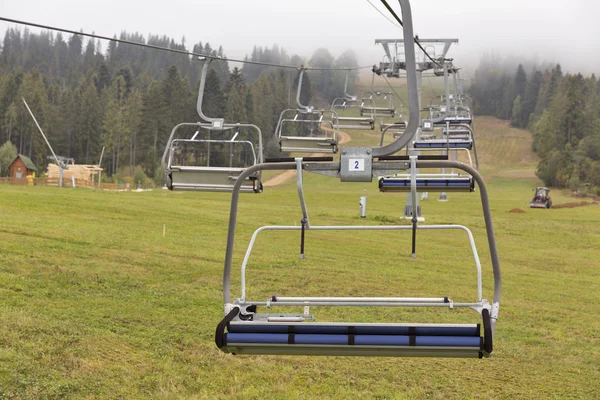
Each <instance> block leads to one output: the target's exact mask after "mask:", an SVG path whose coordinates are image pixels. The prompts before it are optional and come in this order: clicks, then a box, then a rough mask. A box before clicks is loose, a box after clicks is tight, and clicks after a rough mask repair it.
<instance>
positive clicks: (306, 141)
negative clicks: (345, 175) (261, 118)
mask: <svg viewBox="0 0 600 400" xmlns="http://www.w3.org/2000/svg"><path fill="white" fill-rule="evenodd" d="M338 127H339V122H338V117H337V114H336V113H335V112H334V111H328V110H314V109H312V108H307V109H288V110H284V111H283V112H282V113H281V116H280V117H279V122H278V123H277V129H276V131H277V132H276V135H277V138H278V141H279V146H280V148H281V151H292V152H308V153H336V152H337V149H338V140H339V128H338Z"/></svg>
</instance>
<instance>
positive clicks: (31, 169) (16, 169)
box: [9, 154, 37, 185]
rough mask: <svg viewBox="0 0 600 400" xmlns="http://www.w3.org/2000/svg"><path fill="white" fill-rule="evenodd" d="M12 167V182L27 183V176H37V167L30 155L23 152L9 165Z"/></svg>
mask: <svg viewBox="0 0 600 400" xmlns="http://www.w3.org/2000/svg"><path fill="white" fill-rule="evenodd" d="M9 169H10V180H11V182H12V183H22V184H23V185H26V184H27V177H28V176H32V177H35V173H36V172H37V168H36V167H35V164H34V163H33V161H31V159H30V158H29V157H26V156H24V155H23V154H19V155H17V158H15V159H14V161H13V162H12V163H11V164H10V166H9Z"/></svg>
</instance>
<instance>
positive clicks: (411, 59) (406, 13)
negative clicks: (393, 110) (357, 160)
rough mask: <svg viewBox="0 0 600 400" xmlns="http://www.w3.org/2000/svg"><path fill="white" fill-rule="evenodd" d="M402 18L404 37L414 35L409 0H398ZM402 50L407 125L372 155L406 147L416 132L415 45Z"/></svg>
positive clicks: (384, 154) (417, 109) (407, 45)
mask: <svg viewBox="0 0 600 400" xmlns="http://www.w3.org/2000/svg"><path fill="white" fill-rule="evenodd" d="M398 1H399V3H400V8H401V10H402V17H403V18H404V24H403V31H404V37H409V38H412V37H414V32H413V23H412V11H411V8H410V3H409V0H398ZM404 52H405V58H406V78H407V81H408V101H409V118H408V125H407V127H406V129H405V131H404V134H403V135H402V136H400V137H399V138H398V139H396V141H394V142H392V143H390V144H388V145H386V146H383V147H375V148H373V156H386V155H390V154H394V153H396V152H398V151H400V150H401V149H402V148H404V147H406V146H407V145H408V144H409V143H410V141H411V140H412V139H413V138H414V136H415V135H416V133H417V129H418V128H419V125H420V122H421V114H420V112H419V94H418V89H417V65H416V64H417V60H416V54H415V47H414V46H413V45H412V43H409V42H406V43H404Z"/></svg>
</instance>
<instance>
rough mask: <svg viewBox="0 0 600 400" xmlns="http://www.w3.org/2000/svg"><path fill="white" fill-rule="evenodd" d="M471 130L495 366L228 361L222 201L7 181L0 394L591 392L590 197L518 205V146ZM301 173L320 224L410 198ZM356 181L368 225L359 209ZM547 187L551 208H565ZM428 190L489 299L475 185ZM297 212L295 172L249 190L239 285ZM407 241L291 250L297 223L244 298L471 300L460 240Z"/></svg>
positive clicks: (361, 315)
mask: <svg viewBox="0 0 600 400" xmlns="http://www.w3.org/2000/svg"><path fill="white" fill-rule="evenodd" d="M486 124H488V125H489V127H488V128H486ZM478 127H479V129H480V130H481V131H483V133H482V134H481V140H480V141H479V143H478V144H479V146H480V148H481V149H482V150H481V151H482V152H483V154H489V157H487V156H486V157H484V164H485V165H484V166H483V167H484V168H483V169H484V171H489V173H488V174H487V176H488V181H489V187H488V188H489V190H490V194H491V199H492V210H493V217H494V223H495V229H496V235H497V241H498V247H499V253H500V261H501V267H502V272H503V283H504V295H503V299H502V307H501V311H500V319H499V321H498V328H497V332H496V342H495V352H494V356H493V357H492V358H490V359H484V360H455V359H393V358H348V357H346V358H344V357H342V358H334V357H273V356H232V355H226V354H223V353H221V352H220V351H219V350H218V349H217V348H216V346H215V345H214V341H213V340H214V329H215V327H216V324H217V323H218V322H219V321H220V319H221V318H222V292H221V279H222V268H223V258H224V251H225V239H226V230H227V221H228V215H229V195H228V194H217V193H173V192H168V191H165V190H155V191H153V192H143V193H102V192H95V191H91V190H83V189H77V190H72V189H62V190H60V189H57V188H47V187H46V188H43V187H40V188H38V187H15V186H1V187H0V217H1V219H0V398H15V399H42V398H127V399H130V398H134V399H135V398H140V399H141V398H162V399H176V398H177V399H178V398H191V399H194V398H210V399H212V398H235V399H249V398H250V399H252V398H255V399H283V398H285V399H287V398H300V399H313V398H367V399H371V398H376V399H413V398H439V399H441V398H444V399H445V398H460V399H462V398H489V399H495V398H523V399H529V398H597V396H598V393H600V321H599V319H598V312H597V302H598V300H599V299H600V297H599V296H600V295H599V294H598V293H600V268H599V267H600V262H599V261H598V258H597V257H598V250H597V249H598V237H600V226H599V225H598V223H597V221H598V220H599V218H600V207H598V206H587V207H578V208H572V209H556V210H530V209H528V208H527V202H528V201H529V200H530V197H531V195H532V193H531V189H532V188H533V187H534V186H535V185H536V184H537V183H538V182H537V181H536V180H535V179H531V178H508V177H506V171H509V170H520V169H525V168H529V166H530V165H531V159H530V158H527V157H526V158H525V159H523V160H521V159H519V160H521V161H516V159H515V161H514V162H511V163H510V164H509V163H507V162H506V161H505V158H506V157H507V155H508V154H512V153H513V152H515V151H517V152H521V151H522V152H523V154H525V153H526V152H527V148H526V146H528V144H527V143H526V141H519V140H516V141H514V140H512V139H510V140H509V139H508V138H505V139H506V140H503V138H502V136H503V135H509V134H510V132H509V131H506V130H505V129H503V128H501V127H500V125H499V123H495V122H494V121H493V120H486V121H482V123H479V125H478ZM486 129H488V130H487V131H486ZM489 129H491V130H489ZM486 132H487V133H486ZM507 132H509V133H507ZM492 133H493V134H492ZM351 135H352V137H353V143H352V145H358V144H363V143H364V144H368V143H370V144H373V141H374V140H375V138H376V137H377V135H378V133H377V132H367V131H365V132H363V131H359V132H351ZM492 143H493V150H488V149H490V147H489V146H490V145H491V144H492ZM514 146H517V147H516V148H515V147H514ZM498 171H504V172H503V173H497V172H498ZM492 172H494V173H492ZM517 175H518V174H517ZM305 180H306V198H307V202H308V206H309V212H310V216H311V223H312V224H339V225H342V224H344V225H352V224H361V223H368V224H381V223H384V224H390V223H400V224H402V223H405V221H404V220H402V219H400V215H401V213H402V207H403V204H404V201H405V196H404V195H394V194H389V193H388V194H382V193H379V192H378V191H377V188H376V185H375V183H372V184H341V183H340V182H338V181H336V180H335V179H331V178H327V177H322V176H317V175H311V174H307V175H306V176H305ZM364 189H367V190H368V217H367V219H366V221H363V220H360V218H358V198H359V196H361V195H363V193H364ZM552 194H553V199H554V203H555V204H560V203H563V202H568V201H570V200H571V199H570V198H569V197H568V194H567V193H563V192H559V191H557V192H556V193H555V192H553V193H552ZM435 197H436V196H435V194H434V193H431V194H430V197H429V198H430V200H428V201H425V202H423V212H424V215H425V217H426V223H428V224H429V223H431V224H434V223H460V224H464V225H466V226H468V227H470V228H471V229H472V231H473V233H474V235H475V240H476V243H477V245H478V251H479V254H480V257H481V259H482V264H483V268H484V278H485V279H484V297H486V298H489V297H491V287H492V281H491V266H490V262H489V252H488V249H487V247H486V246H487V242H486V239H485V230H484V225H483V218H482V214H481V209H480V205H479V204H480V203H479V196H478V193H475V194H471V195H466V194H452V193H451V194H449V198H450V201H449V202H447V203H440V202H437V201H435ZM514 208H520V209H523V210H524V211H526V212H525V213H519V214H517V213H511V212H509V211H510V210H512V209H514ZM300 218H301V214H300V210H299V207H298V200H297V194H296V191H295V184H294V181H293V180H292V181H290V182H288V183H286V184H284V185H282V186H278V187H274V188H269V189H268V190H266V191H265V192H264V193H263V194H261V195H245V196H243V197H242V201H241V204H240V214H239V219H238V221H239V223H238V228H237V242H236V248H235V258H234V271H233V278H234V281H233V295H234V296H238V295H239V289H240V286H239V266H240V264H241V260H242V257H243V253H244V252H245V249H246V245H247V243H248V240H249V239H250V235H251V234H252V232H253V231H254V229H256V228H257V227H258V226H261V225H265V224H291V225H293V224H298V223H299V220H300ZM163 224H164V225H165V226H166V236H165V237H163ZM409 239H410V238H409V235H408V233H407V232H395V233H381V232H364V233H360V234H356V233H333V232H314V231H313V232H308V234H307V245H306V252H307V258H306V260H303V261H301V260H299V258H298V250H299V235H298V234H297V233H283V234H276V233H272V232H269V233H265V234H264V236H261V237H259V240H258V241H257V245H256V247H255V251H254V254H253V258H252V259H251V262H250V264H249V271H248V285H249V286H248V297H249V298H252V299H257V300H264V299H266V298H267V297H268V296H271V295H273V294H280V295H300V294H302V295H316V294H327V295H359V296H361V295H392V296H404V295H406V296H411V295H422V296H436V297H437V296H444V295H448V296H451V297H454V298H456V299H466V300H472V299H474V298H475V295H476V292H475V274H474V271H475V268H474V263H473V261H472V257H471V255H470V253H469V248H468V244H467V241H466V238H465V236H464V233H459V232H449V233H441V232H437V233H433V232H423V233H422V234H420V235H419V239H418V240H419V241H418V257H417V259H416V260H411V258H410V253H409V252H410V242H409ZM312 311H313V312H314V313H315V314H316V316H317V318H318V320H321V321H327V320H337V321H345V320H352V321H389V322H401V321H406V322H476V321H477V315H476V313H474V312H468V311H460V310H454V311H448V310H427V311H423V310H414V309H406V310H398V309H384V310H373V309H360V310H357V309H342V310H339V309H324V308H320V309H319V308H314V309H313V310H312Z"/></svg>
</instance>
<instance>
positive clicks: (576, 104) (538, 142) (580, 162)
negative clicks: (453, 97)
mask: <svg viewBox="0 0 600 400" xmlns="http://www.w3.org/2000/svg"><path fill="white" fill-rule="evenodd" d="M499 65H501V63H500V62H498V60H494V59H484V60H483V61H482V63H481V65H480V66H479V68H478V69H477V71H476V73H475V78H474V81H473V83H472V85H471V86H470V89H469V91H470V93H471V95H472V97H473V100H474V103H475V114H476V115H493V116H496V117H498V118H501V119H504V120H509V121H510V123H511V125H512V126H515V127H519V128H526V129H529V130H531V131H532V132H533V150H534V151H535V152H536V153H537V154H538V156H539V157H540V162H539V165H538V169H537V175H538V177H539V178H540V179H542V180H543V181H544V183H545V184H546V185H547V186H553V187H563V188H564V187H569V188H571V189H580V188H582V187H584V185H585V184H589V185H593V186H596V187H599V186H600V82H599V81H598V79H597V78H596V77H595V76H594V75H592V76H589V77H584V76H583V75H581V74H564V73H563V72H562V69H561V67H560V65H556V66H554V67H547V68H538V67H534V66H532V67H529V68H527V69H528V70H529V71H526V68H524V67H523V65H521V64H519V65H518V67H517V68H516V71H515V70H514V69H510V68H507V67H503V66H502V67H499Z"/></svg>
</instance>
